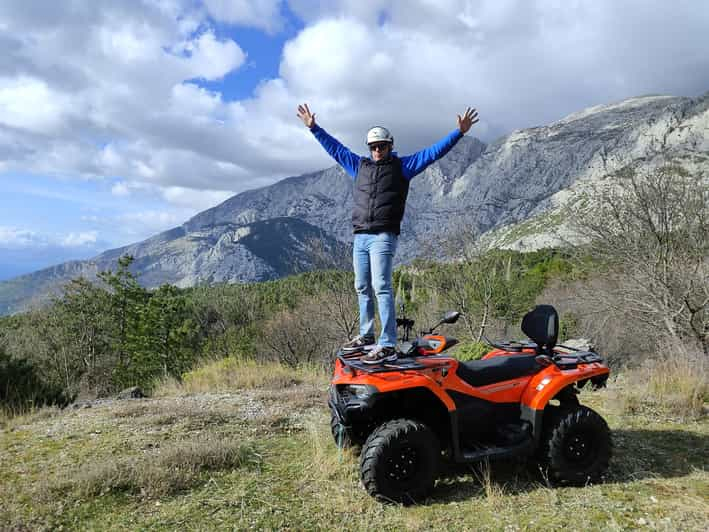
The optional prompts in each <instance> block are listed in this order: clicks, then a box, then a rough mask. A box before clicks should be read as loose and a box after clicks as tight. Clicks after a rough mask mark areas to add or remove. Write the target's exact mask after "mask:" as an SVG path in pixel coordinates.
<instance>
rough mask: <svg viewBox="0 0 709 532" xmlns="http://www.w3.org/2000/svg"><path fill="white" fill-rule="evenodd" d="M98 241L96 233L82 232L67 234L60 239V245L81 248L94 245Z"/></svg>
mask: <svg viewBox="0 0 709 532" xmlns="http://www.w3.org/2000/svg"><path fill="white" fill-rule="evenodd" d="M97 240H98V231H82V232H79V233H69V234H68V235H66V236H65V237H63V238H62V239H61V242H60V245H61V246H63V247H82V246H92V245H95V244H96V242H97Z"/></svg>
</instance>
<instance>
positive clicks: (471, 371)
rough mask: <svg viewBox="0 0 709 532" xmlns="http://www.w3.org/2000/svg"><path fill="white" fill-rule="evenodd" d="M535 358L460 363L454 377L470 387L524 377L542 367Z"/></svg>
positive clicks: (518, 357)
mask: <svg viewBox="0 0 709 532" xmlns="http://www.w3.org/2000/svg"><path fill="white" fill-rule="evenodd" d="M536 358H537V355H510V356H499V357H492V358H490V359H488V360H471V361H470V362H460V363H458V369H457V370H456V375H458V377H460V378H461V379H463V380H464V381H465V382H467V383H468V384H470V385H471V386H485V385H487V384H494V383H496V382H501V381H507V380H510V379H516V378H517V377H523V376H525V375H534V374H535V373H536V372H538V371H539V370H540V369H542V368H543V367H544V366H542V365H541V364H539V363H538V362H537V361H536Z"/></svg>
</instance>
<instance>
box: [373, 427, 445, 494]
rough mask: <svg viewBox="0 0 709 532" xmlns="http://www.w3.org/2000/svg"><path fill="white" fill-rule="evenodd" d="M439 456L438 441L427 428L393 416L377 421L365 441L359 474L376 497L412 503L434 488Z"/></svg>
mask: <svg viewBox="0 0 709 532" xmlns="http://www.w3.org/2000/svg"><path fill="white" fill-rule="evenodd" d="M440 458H441V451H440V444H439V442H438V438H437V437H436V435H435V434H434V432H433V431H432V430H431V429H430V428H428V427H427V426H426V425H424V424H423V423H420V422H418V421H413V420H410V419H395V420H392V421H387V422H386V423H384V424H382V425H380V426H379V427H378V428H377V429H376V430H375V431H374V432H372V434H370V436H369V438H367V441H366V442H365V443H364V446H363V447H362V454H361V455H360V478H361V480H362V484H363V485H364V488H365V489H366V490H367V492H368V493H369V494H370V495H371V496H372V497H375V498H376V499H379V500H381V501H386V502H401V503H405V504H406V503H412V502H416V501H419V500H421V499H423V498H424V497H425V496H426V495H427V494H428V493H430V491H431V490H432V489H433V485H434V483H435V481H436V476H437V474H438V468H439V465H440V464H439V462H440Z"/></svg>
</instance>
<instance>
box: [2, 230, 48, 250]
mask: <svg viewBox="0 0 709 532" xmlns="http://www.w3.org/2000/svg"><path fill="white" fill-rule="evenodd" d="M41 245H46V240H45V239H43V238H42V237H41V236H40V235H38V234H37V233H35V232H34V231H28V230H26V229H18V228H17V227H7V226H1V225H0V246H3V247H10V248H17V247H30V246H41Z"/></svg>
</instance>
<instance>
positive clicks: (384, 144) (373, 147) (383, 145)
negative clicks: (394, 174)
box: [369, 142, 389, 151]
mask: <svg viewBox="0 0 709 532" xmlns="http://www.w3.org/2000/svg"><path fill="white" fill-rule="evenodd" d="M388 147H389V143H388V142H380V143H379V144H370V145H369V149H370V151H384V150H385V149H386V148H388Z"/></svg>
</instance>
